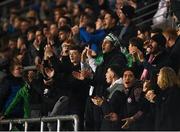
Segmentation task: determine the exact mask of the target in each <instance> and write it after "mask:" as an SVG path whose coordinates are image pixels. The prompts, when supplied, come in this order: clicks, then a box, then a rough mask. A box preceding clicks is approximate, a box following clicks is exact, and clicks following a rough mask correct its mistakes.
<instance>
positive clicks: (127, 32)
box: [116, 5, 137, 49]
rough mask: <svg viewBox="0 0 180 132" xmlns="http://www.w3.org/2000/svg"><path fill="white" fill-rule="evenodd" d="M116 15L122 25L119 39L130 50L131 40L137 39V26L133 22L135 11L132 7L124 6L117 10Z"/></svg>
mask: <svg viewBox="0 0 180 132" xmlns="http://www.w3.org/2000/svg"><path fill="white" fill-rule="evenodd" d="M116 13H117V15H118V17H119V21H120V24H121V27H120V33H119V37H118V38H119V40H120V42H121V45H122V46H123V47H126V48H127V49H128V45H129V39H130V38H132V37H136V35H137V29H136V26H135V25H134V24H133V22H132V18H133V17H134V15H135V9H134V8H133V7H132V6H129V5H124V6H123V7H122V8H119V9H117V11H116Z"/></svg>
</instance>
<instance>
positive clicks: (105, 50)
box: [102, 39, 113, 53]
mask: <svg viewBox="0 0 180 132" xmlns="http://www.w3.org/2000/svg"><path fill="white" fill-rule="evenodd" d="M112 49H113V47H112V44H111V42H110V41H109V40H107V39H104V40H103V43H102V52H103V53H108V52H110V51H111V50H112Z"/></svg>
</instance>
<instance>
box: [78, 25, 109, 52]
mask: <svg viewBox="0 0 180 132" xmlns="http://www.w3.org/2000/svg"><path fill="white" fill-rule="evenodd" d="M79 33H80V40H81V41H82V43H85V44H88V45H90V48H91V49H92V50H94V51H95V52H96V53H97V52H99V51H100V48H101V42H102V40H103V39H104V37H105V36H106V33H105V31H104V30H96V31H95V32H94V33H88V32H87V31H86V29H85V28H84V27H82V28H80V30H79Z"/></svg>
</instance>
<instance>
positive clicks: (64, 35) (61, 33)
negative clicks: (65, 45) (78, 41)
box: [59, 31, 67, 42]
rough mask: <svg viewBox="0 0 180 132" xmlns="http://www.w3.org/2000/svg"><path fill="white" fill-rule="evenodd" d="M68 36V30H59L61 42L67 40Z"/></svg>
mask: <svg viewBox="0 0 180 132" xmlns="http://www.w3.org/2000/svg"><path fill="white" fill-rule="evenodd" d="M66 36H67V33H66V32H64V31H60V32H59V40H60V41H61V42H63V41H64V40H66Z"/></svg>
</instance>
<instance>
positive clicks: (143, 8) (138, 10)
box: [136, 1, 159, 13]
mask: <svg viewBox="0 0 180 132" xmlns="http://www.w3.org/2000/svg"><path fill="white" fill-rule="evenodd" d="M158 3H159V1H156V2H154V3H152V4H149V5H147V6H145V7H142V8H140V9H137V10H136V13H137V12H140V11H142V10H145V9H147V8H149V7H151V6H153V5H156V4H158Z"/></svg>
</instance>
